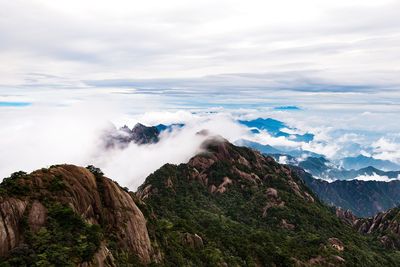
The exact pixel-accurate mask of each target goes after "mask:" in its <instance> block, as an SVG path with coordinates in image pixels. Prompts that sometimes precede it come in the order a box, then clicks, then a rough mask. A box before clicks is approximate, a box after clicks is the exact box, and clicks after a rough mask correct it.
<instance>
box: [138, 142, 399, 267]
mask: <svg viewBox="0 0 400 267" xmlns="http://www.w3.org/2000/svg"><path fill="white" fill-rule="evenodd" d="M232 149H235V151H234V152H235V153H239V154H240V155H242V156H243V157H245V158H247V159H248V160H250V159H251V160H255V158H254V154H252V152H251V151H249V150H247V149H243V148H236V147H233V148H232ZM234 152H231V153H234ZM203 156H204V157H206V155H203ZM233 167H236V169H239V170H241V171H245V172H249V173H250V172H253V173H256V174H257V175H258V176H259V177H268V179H263V181H262V183H261V182H260V183H259V184H255V183H253V182H251V181H248V180H246V179H243V178H241V177H240V176H239V175H238V173H237V171H234V168H233ZM277 168H280V166H279V165H277V164H276V163H274V162H271V163H268V165H265V166H263V168H259V169H254V168H253V169H251V170H250V169H249V167H247V166H245V165H242V164H239V163H237V162H234V163H233V162H232V161H230V160H220V161H216V162H215V163H214V164H213V165H212V166H210V167H209V168H208V169H207V170H206V174H207V177H208V183H209V185H208V186H210V185H211V184H214V185H216V186H218V185H219V184H221V182H222V181H223V177H225V176H226V177H229V178H230V179H232V180H233V181H234V183H233V184H232V185H229V186H228V190H227V191H225V192H224V193H222V194H221V193H211V192H210V190H209V188H207V187H206V186H204V185H203V184H202V183H201V182H200V181H198V180H196V179H191V177H190V173H193V172H192V170H191V167H189V166H188V165H186V164H182V165H179V166H175V165H170V164H167V165H165V166H164V167H162V168H161V169H159V170H158V171H156V172H155V173H154V174H152V175H150V176H149V177H148V178H147V180H146V182H145V184H144V185H143V186H142V187H141V188H142V189H143V188H145V187H146V186H147V185H151V186H152V190H153V192H154V193H152V194H151V195H150V196H149V197H148V198H146V199H145V203H146V205H143V207H141V209H142V210H144V214H145V215H146V216H147V217H148V220H149V232H150V235H151V237H152V239H153V240H155V241H156V242H157V244H158V245H159V247H160V248H161V250H162V252H163V254H164V257H165V258H164V261H163V263H162V265H164V266H224V265H225V264H228V266H259V265H261V266H271V265H273V264H275V265H276V266H292V265H293V264H294V263H295V262H296V261H300V262H303V263H307V262H308V261H309V260H310V259H313V258H314V259H316V258H318V257H320V258H322V259H323V262H322V263H320V264H322V265H327V264H328V263H331V264H334V265H341V262H340V260H337V256H338V257H340V258H342V259H344V260H345V264H346V265H347V266H395V265H398V263H400V253H399V252H397V251H393V250H389V251H386V250H385V249H384V248H382V247H381V246H380V244H378V242H376V241H375V240H373V237H369V236H363V235H361V234H359V233H357V232H356V231H354V230H353V229H352V228H350V227H349V226H347V225H344V224H343V223H341V222H340V221H339V219H338V218H337V217H336V216H335V215H334V213H333V211H332V210H331V209H330V208H328V207H327V206H325V205H324V204H322V203H321V202H320V201H318V200H317V198H316V197H315V196H314V195H313V194H312V192H310V191H309V190H308V189H307V188H306V187H305V186H304V185H303V183H302V181H301V180H300V179H298V178H297V177H293V178H292V179H294V181H295V182H296V183H297V184H298V185H299V186H300V190H301V192H307V193H308V194H310V195H311V196H313V197H314V198H315V199H316V200H315V201H314V202H310V201H306V200H305V199H303V198H301V197H300V196H298V195H297V194H295V193H294V192H293V190H292V189H291V187H290V185H289V184H288V176H287V175H286V174H285V173H283V172H276V171H275V170H276V169H277ZM167 179H169V180H170V181H172V184H173V186H172V187H171V186H166V184H167V183H166V181H167ZM267 188H275V189H276V190H277V191H278V196H279V199H280V200H281V201H282V202H283V203H284V206H283V207H271V208H269V209H268V211H267V215H266V216H265V217H263V207H265V206H266V204H267V203H268V199H267V197H266V189H267ZM282 220H285V221H286V222H287V223H289V224H291V225H293V226H294V228H293V229H287V228H285V227H283V226H282ZM185 233H190V234H197V235H199V236H200V237H201V238H202V239H203V242H204V245H203V246H201V247H195V248H193V247H191V246H188V245H187V244H185V242H183V241H182V240H183V239H182V237H183V236H184V235H185ZM332 237H335V238H338V239H340V240H341V241H342V242H343V244H344V247H345V249H344V251H338V250H336V249H335V248H333V247H332V246H331V245H330V244H329V242H328V239H329V238H332Z"/></svg>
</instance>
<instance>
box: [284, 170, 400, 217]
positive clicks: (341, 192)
mask: <svg viewBox="0 0 400 267" xmlns="http://www.w3.org/2000/svg"><path fill="white" fill-rule="evenodd" d="M291 169H292V171H294V172H296V173H297V175H298V176H299V177H301V178H302V179H303V180H304V182H305V183H306V184H307V186H308V187H309V188H310V189H311V190H312V191H313V192H314V193H315V194H316V195H317V196H318V197H319V198H320V199H321V200H322V201H323V202H325V203H327V204H328V205H331V206H336V207H340V208H342V209H345V210H351V212H352V213H354V214H355V215H356V216H359V217H370V216H374V215H375V214H377V213H378V212H382V211H385V210H388V209H390V208H394V207H397V206H398V205H400V180H394V181H391V182H381V181H361V180H337V181H334V182H327V181H324V180H321V179H315V178H314V177H313V176H312V175H311V174H309V173H307V172H306V171H304V170H303V169H301V168H299V167H295V166H292V167H291Z"/></svg>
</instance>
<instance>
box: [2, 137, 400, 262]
mask: <svg viewBox="0 0 400 267" xmlns="http://www.w3.org/2000/svg"><path fill="white" fill-rule="evenodd" d="M202 151H203V152H202V153H200V154H199V155H196V156H195V157H193V158H192V159H190V161H189V162H188V163H186V164H180V165H172V164H166V165H164V166H163V167H161V168H160V169H159V170H157V171H155V172H154V173H152V174H151V175H149V176H148V177H147V179H146V180H145V182H144V183H143V185H142V186H140V187H139V189H138V191H137V192H136V193H132V192H129V191H128V190H127V189H124V188H122V187H120V186H119V185H118V184H117V183H115V182H113V181H112V180H110V179H109V178H106V177H105V176H104V175H103V173H102V172H101V170H99V169H97V168H95V167H93V166H88V167H87V168H82V167H76V166H72V165H57V166H51V167H50V168H47V169H41V170H38V171H35V172H32V173H30V174H26V173H23V172H17V173H14V174H13V175H11V176H10V177H9V178H5V179H4V181H3V182H2V184H1V185H0V194H1V195H0V257H1V266H147V265H151V266H397V265H399V264H400V253H399V252H398V250H397V248H398V247H397V246H396V245H393V246H391V245H389V246H388V245H387V244H389V243H387V242H382V240H381V239H382V238H383V237H384V235H383V233H386V231H387V230H390V231H393V232H394V230H395V224H394V221H395V220H396V218H397V217H396V216H394V217H393V216H392V217H390V218H391V220H385V221H388V222H390V223H388V224H386V223H384V225H386V226H387V227H386V226H385V227H384V226H382V227H379V226H377V224H376V222H369V221H364V222H363V223H361V224H360V225H364V226H365V227H364V228H360V227H356V226H355V225H357V226H358V225H359V224H357V223H355V220H357V218H356V217H355V216H354V215H351V214H350V213H347V214H344V215H343V214H342V215H341V216H338V215H340V214H338V215H337V214H336V213H337V211H336V210H335V209H334V208H330V207H328V206H326V205H325V204H323V203H322V202H321V201H320V200H319V199H318V197H317V196H316V195H314V194H313V193H312V191H310V189H308V187H307V186H306V185H305V183H304V182H303V180H302V179H301V178H300V177H299V176H298V174H297V173H296V172H295V171H293V170H292V169H291V168H290V167H288V166H284V165H280V164H278V163H277V162H276V161H275V160H274V159H273V158H271V157H267V156H263V155H262V154H260V153H258V152H256V151H254V150H251V149H248V148H244V147H237V146H234V145H232V144H230V143H229V142H227V141H226V140H224V139H222V138H219V137H215V138H210V139H208V140H207V141H206V142H205V143H204V144H203V149H202ZM344 218H345V219H344ZM386 218H389V217H386ZM378 220H379V219H378V218H377V219H376V220H375V221H378ZM380 221H381V222H382V220H380ZM388 225H389V226H388ZM360 229H363V230H360ZM380 233H382V238H381V239H379V238H377V236H376V235H381V234H380Z"/></svg>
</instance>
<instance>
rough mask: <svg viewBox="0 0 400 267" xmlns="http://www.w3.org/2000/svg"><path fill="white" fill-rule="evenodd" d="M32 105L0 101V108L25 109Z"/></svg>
mask: <svg viewBox="0 0 400 267" xmlns="http://www.w3.org/2000/svg"><path fill="white" fill-rule="evenodd" d="M30 105H32V103H30V102H8V101H0V107H26V106H30Z"/></svg>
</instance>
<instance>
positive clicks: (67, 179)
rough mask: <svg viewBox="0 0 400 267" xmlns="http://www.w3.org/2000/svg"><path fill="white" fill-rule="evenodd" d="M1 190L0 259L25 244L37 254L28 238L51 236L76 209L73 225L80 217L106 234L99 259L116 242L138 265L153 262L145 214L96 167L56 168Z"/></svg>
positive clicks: (7, 183)
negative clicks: (59, 222) (111, 240)
mask: <svg viewBox="0 0 400 267" xmlns="http://www.w3.org/2000/svg"><path fill="white" fill-rule="evenodd" d="M0 190H1V192H2V194H1V196H0V257H7V256H8V255H9V253H10V252H11V251H12V250H13V249H16V248H18V247H20V246H26V245H25V244H26V243H27V242H28V246H30V249H32V250H33V251H35V249H36V248H35V244H33V243H32V244H30V241H29V240H30V239H29V238H28V236H29V235H33V236H35V234H36V233H38V234H40V235H41V234H42V233H43V231H50V229H51V227H52V225H54V222H55V221H57V220H58V219H57V218H60V217H59V216H61V215H60V214H69V213H68V212H69V210H72V213H75V214H76V215H77V216H78V217H76V218H75V217H74V218H75V219H73V220H77V222H78V221H79V220H80V219H79V218H81V219H82V220H83V222H84V224H87V225H88V227H89V226H90V225H97V226H100V227H101V229H103V230H104V242H102V244H101V245H99V247H98V250H97V252H99V253H100V254H104V252H105V251H108V250H109V249H108V243H107V242H105V241H106V240H108V241H109V240H110V238H112V239H113V242H115V245H116V247H117V248H118V249H120V250H121V251H124V252H125V253H130V254H132V255H135V257H137V258H138V259H139V261H140V262H142V263H146V264H147V263H150V261H151V260H152V253H153V250H152V246H151V243H150V239H149V235H148V232H147V228H146V220H145V218H144V216H143V214H142V212H141V211H140V210H139V208H138V207H137V205H136V204H135V202H134V200H133V198H132V196H131V195H130V194H129V193H128V192H126V191H125V190H124V189H122V188H121V187H120V186H119V185H118V184H116V183H115V182H113V181H112V180H110V179H108V178H106V177H104V176H103V175H102V173H101V172H100V171H99V170H98V169H96V168H94V167H91V168H89V169H87V168H82V167H76V166H73V165H58V166H53V167H50V168H49V169H41V170H38V171H34V172H32V173H31V174H26V175H22V176H20V177H16V178H8V179H5V182H3V183H2V184H1V185H0ZM54 207H56V208H54ZM54 210H55V211H56V212H54ZM60 212H61V213H60ZM62 216H66V215H62ZM70 216H75V215H73V214H71V215H70ZM25 222H27V225H28V228H26V227H24V225H25ZM61 223H62V221H61ZM81 228H82V227H81ZM46 229H47V230H46ZM88 229H89V228H88ZM91 231H92V230H91ZM27 238H28V239H27ZM100 254H99V255H100ZM96 255H97V254H96ZM76 260H78V259H76ZM76 263H79V262H76Z"/></svg>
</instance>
